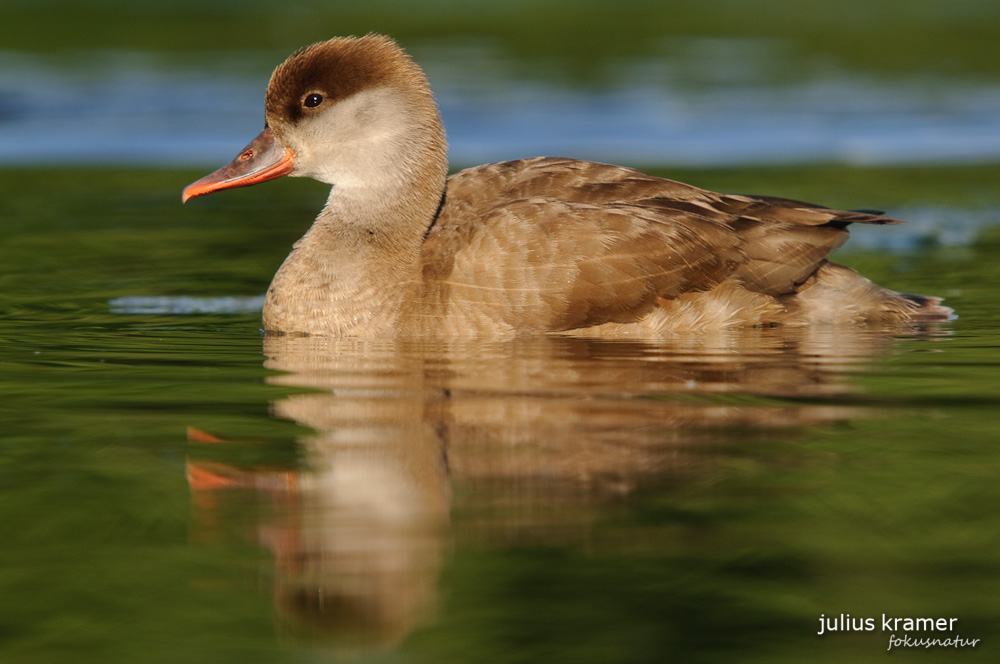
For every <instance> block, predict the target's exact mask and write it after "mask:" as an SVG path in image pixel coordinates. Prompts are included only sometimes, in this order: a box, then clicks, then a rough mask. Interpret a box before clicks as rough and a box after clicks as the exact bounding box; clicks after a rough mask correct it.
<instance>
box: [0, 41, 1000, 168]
mask: <svg viewBox="0 0 1000 664" xmlns="http://www.w3.org/2000/svg"><path fill="white" fill-rule="evenodd" d="M707 42H710V43H707ZM745 46H746V45H745V44H743V45H741V43H740V42H739V40H733V42H732V43H730V42H727V40H720V39H714V40H701V41H698V40H694V41H692V42H691V43H690V44H689V45H688V46H687V47H684V48H680V49H674V50H672V51H671V52H670V53H666V54H664V55H662V56H661V57H653V58H645V59H632V60H624V61H618V62H608V63H606V64H605V66H604V70H602V71H601V72H597V74H598V76H597V81H596V82H591V83H590V84H589V85H574V84H573V83H572V82H569V83H567V82H564V80H565V78H566V77H564V76H560V73H559V67H558V66H556V65H553V66H551V67H547V66H546V63H544V62H543V63H538V66H537V67H534V71H535V73H534V74H532V75H529V74H525V73H524V70H525V67H524V63H522V62H516V61H514V60H512V59H509V58H504V57H502V56H501V55H500V54H499V53H498V52H496V51H495V50H494V49H491V48H489V47H486V46H482V45H480V46H478V47H476V48H471V47H468V46H447V45H444V46H442V45H434V46H430V45H424V46H423V47H421V45H419V44H417V45H415V46H414V47H412V48H411V50H412V51H413V53H414V55H415V57H416V59H417V60H418V61H419V62H420V63H421V64H422V65H423V66H424V68H425V69H426V70H427V73H428V76H429V77H430V79H431V83H432V85H433V87H434V89H435V91H436V94H437V96H438V100H439V103H440V104H441V107H442V112H443V115H444V120H445V123H446V126H447V128H448V134H449V140H450V143H451V160H452V163H453V164H456V165H471V164H477V163H483V162H489V161H497V160H503V159H508V158H517V157H524V156H534V155H543V154H544V155H567V156H573V157H578V158H584V159H593V160H600V161H610V162H615V163H627V164H632V165H638V166H644V165H661V164H674V165H692V166H702V165H705V166H722V165H748V164H762V163H806V162H830V161H832V162H843V163H853V164H872V163H880V164H882V163H893V164H907V163H924V162H942V161H949V162H970V161H987V160H992V159H996V158H998V157H1000V85H998V84H996V83H995V82H989V81H987V82H982V81H977V80H973V79H969V80H951V79H944V78H940V77H934V76H930V75H928V76H915V77H909V78H892V79H889V78H886V77H882V76H879V75H874V74H865V73H860V72H852V71H847V70H843V69H839V68H836V67H834V68H831V67H814V68H812V69H811V70H810V71H809V72H807V75H805V76H796V77H794V78H793V80H775V77H774V76H773V75H771V73H770V72H771V70H772V69H775V68H776V67H777V65H776V62H778V61H780V58H782V57H788V56H783V55H782V54H781V51H780V49H777V50H776V49H773V48H772V49H763V48H759V49H747V48H745ZM707 54H708V55H707ZM712 54H714V55H712ZM727 54H728V55H727ZM284 55H285V54H283V53H271V52H267V53H261V52H247V53H229V52H227V53H209V52H206V53H202V54H187V55H185V56H184V58H183V59H178V58H173V59H167V58H165V57H162V56H157V55H155V54H151V53H141V52H131V51H128V52H125V51H106V52H86V53H78V54H74V55H73V56H72V57H66V56H62V57H55V56H41V55H29V54H25V53H14V52H0V165H2V164H130V165H150V166H180V165H184V166H187V165H191V166H204V165H211V164H215V163H217V162H219V161H220V160H222V159H227V158H228V157H229V156H230V153H231V152H232V151H233V150H235V149H238V148H239V147H240V146H242V145H244V144H245V143H246V141H247V137H249V136H252V135H254V134H255V133H256V131H258V130H259V127H260V125H261V123H262V118H263V94H264V88H265V86H266V84H267V78H268V75H269V74H270V70H271V68H272V67H273V66H274V65H275V64H276V63H278V62H280V60H281V59H282V58H283V57H284ZM709 56H711V57H709ZM538 72H541V73H538Z"/></svg>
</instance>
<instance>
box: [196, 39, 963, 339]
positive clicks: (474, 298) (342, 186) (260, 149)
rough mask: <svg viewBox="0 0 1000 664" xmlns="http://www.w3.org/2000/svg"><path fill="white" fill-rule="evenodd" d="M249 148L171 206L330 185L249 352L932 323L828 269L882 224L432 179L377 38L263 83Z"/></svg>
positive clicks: (521, 172) (420, 116)
mask: <svg viewBox="0 0 1000 664" xmlns="http://www.w3.org/2000/svg"><path fill="white" fill-rule="evenodd" d="M264 106H265V109H264V110H265V124H264V129H263V130H262V131H261V133H260V134H259V135H258V136H257V137H256V138H255V139H254V140H253V141H252V142H250V144H248V145H247V146H246V147H245V148H244V149H243V150H242V151H241V152H240V153H239V155H238V156H237V157H236V158H235V159H234V160H233V161H231V162H230V163H229V164H227V165H225V166H223V167H222V168H220V169H218V170H216V171H214V172H213V173H210V174H209V175H206V176H205V177H203V178H201V179H200V180H197V181H196V182H194V183H192V184H190V185H188V186H187V187H186V188H185V189H184V191H183V194H182V200H183V202H187V201H188V200H190V199H192V198H195V197H199V196H204V195H206V194H211V193H214V192H217V191H221V190H224V189H231V188H236V187H244V186H249V185H255V184H258V183H260V182H264V181H267V180H272V179H275V178H278V177H281V176H286V175H287V176H291V177H309V178H313V179H315V180H318V181H320V182H323V183H326V184H328V185H330V186H331V190H330V195H329V198H328V199H327V201H326V204H325V205H324V207H323V208H322V210H321V211H320V212H319V215H318V216H317V217H316V219H315V220H314V221H313V223H312V225H311V226H310V227H309V229H308V231H307V232H306V233H305V234H304V235H303V236H302V237H301V238H300V239H299V240H298V241H297V242H296V243H295V244H294V245H293V247H292V250H291V252H290V253H289V255H288V257H287V258H286V259H285V261H284V262H283V263H282V265H281V267H280V268H279V269H278V271H277V273H276V274H275V276H274V278H273V280H272V282H271V285H270V287H269V288H268V290H267V294H266V296H265V301H264V307H263V328H264V330H265V332H266V333H276V334H293V335H318V336H332V337H346V336H357V337H378V336H390V337H407V336H409V337H440V336H462V337H467V336H486V337H491V336H512V335H522V334H571V335H588V336H590V335H593V336H602V337H663V336H664V335H670V334H680V333H698V332H702V331H706V330H723V329H731V328H755V327H777V326H795V327H799V326H804V325H845V324H846V325H867V326H890V327H892V326H897V327H898V326H900V325H911V324H913V323H920V322H923V321H937V320H947V319H949V318H950V317H951V315H952V312H951V309H949V308H948V307H945V306H943V305H942V304H941V299H940V298H936V297H928V296H919V295H910V294H904V293H897V292H895V291H892V290H889V289H887V288H883V287H881V286H878V285H876V284H874V283H872V282H871V281H870V280H868V279H866V278H865V277H863V276H861V275H860V274H858V273H857V272H855V271H854V270H851V269H849V268H847V267H844V266H841V265H837V264H835V263H832V262H830V261H829V260H828V259H827V255H828V254H829V253H830V252H831V251H832V250H833V249H835V248H837V247H839V246H840V245H842V244H843V243H844V242H845V241H846V240H847V237H848V230H847V228H848V226H850V225H851V224H874V225H890V224H897V223H901V222H899V221H898V220H896V219H892V218H890V217H886V216H883V214H882V213H880V212H876V211H868V210H862V211H857V210H835V209H830V208H826V207H823V206H820V205H814V204H810V203H805V202H802V201H796V200H791V199H785V198H776V197H771V196H747V195H724V194H718V193H714V192H712V191H707V190H704V189H699V188H697V187H694V186H692V185H688V184H683V183H681V182H676V181H673V180H669V179H665V178H661V177H655V176H652V175H648V174H645V173H643V172H640V171H638V170H634V169H631V168H627V167H621V166H613V165H609V164H602V163H595V162H590V161H581V160H576V159H570V158H561V157H534V158H525V159H518V160H514V161H506V162H502V163H494V164H487V165H483V166H478V167H474V168H469V169H466V170H462V171H460V172H457V173H455V174H453V175H450V176H449V169H448V158H447V142H446V138H445V130H444V126H443V124H442V121H441V116H440V113H439V110H438V106H437V104H436V102H435V100H434V96H433V94H432V92H431V88H430V85H429V83H428V80H427V77H426V76H425V74H424V72H423V70H422V69H421V68H420V66H419V65H418V64H417V63H416V62H415V61H414V60H413V59H412V58H411V57H410V56H409V55H408V54H407V53H406V52H405V51H404V50H403V49H402V48H401V47H400V46H399V45H398V44H397V43H396V42H395V41H394V40H393V39H391V38H390V37H387V36H384V35H378V34H367V35H365V36H362V37H337V38H333V39H330V40H328V41H323V42H319V43H315V44H312V45H310V46H306V47H304V48H302V49H299V50H298V51H296V52H294V53H293V54H292V55H291V56H289V57H288V59H287V60H285V62H283V63H282V64H281V65H279V66H278V67H277V68H276V69H275V70H274V72H273V74H272V75H271V78H270V82H269V83H268V86H267V91H266V94H265V101H264Z"/></svg>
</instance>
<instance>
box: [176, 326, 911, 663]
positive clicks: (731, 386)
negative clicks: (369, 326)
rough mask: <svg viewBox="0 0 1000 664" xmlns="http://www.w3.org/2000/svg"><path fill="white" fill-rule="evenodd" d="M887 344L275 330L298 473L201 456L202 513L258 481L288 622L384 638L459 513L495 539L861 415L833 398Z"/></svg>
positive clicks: (194, 469) (875, 340)
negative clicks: (753, 445) (724, 454)
mask: <svg viewBox="0 0 1000 664" xmlns="http://www.w3.org/2000/svg"><path fill="white" fill-rule="evenodd" d="M892 343H893V341H892V339H888V338H886V337H885V336H884V335H881V334H876V333H873V332H868V331H864V330H855V329H852V330H849V331H845V330H844V329H837V330H825V331H824V330H797V331H792V332H790V331H787V330H784V331H780V332H779V331H776V330H767V329H764V330H753V331H742V332H740V333H724V334H722V333H720V334H717V335H714V336H711V337H701V338H678V339H668V340H663V341H657V342H641V341H608V340H596V339H581V338H553V337H544V338H531V339H517V340H508V341H454V342H420V341H398V340H393V341H389V340H385V341H372V340H360V339H331V338H316V337H287V336H281V337H267V338H266V339H265V343H264V350H265V354H266V356H267V360H266V363H265V365H266V366H267V367H268V368H269V369H274V370H276V371H280V372H282V373H281V374H278V375H275V376H273V377H272V378H271V379H270V381H271V382H273V383H274V384H277V385H282V386H287V387H289V388H295V389H301V388H306V391H304V392H303V393H297V394H293V395H292V396H288V397H286V398H283V399H281V400H280V401H278V402H276V403H274V404H273V411H274V415H275V416H276V417H279V418H285V419H288V420H292V421H294V422H296V423H298V424H300V425H302V426H304V427H308V428H309V429H310V430H312V432H313V433H311V434H310V435H307V436H304V437H302V438H301V439H300V441H299V442H300V446H301V449H302V452H303V455H304V463H303V467H302V468H300V469H295V470H292V471H289V470H287V469H285V470H280V469H268V468H264V469H253V470H247V469H238V468H236V467H235V466H232V465H227V464H224V463H220V462H214V461H206V460H204V459H201V457H204V456H205V455H204V451H203V450H201V451H200V454H199V455H198V456H199V459H200V460H197V461H194V460H192V461H189V464H188V478H189V482H190V485H191V488H192V491H193V493H194V497H195V507H196V510H197V511H198V512H199V513H198V514H196V517H197V520H198V521H200V522H201V523H205V524H212V521H211V519H212V518H213V507H212V505H213V504H214V498H215V497H217V496H218V495H219V490H220V489H225V488H234V487H239V488H243V489H248V488H249V489H252V491H251V493H252V494H253V495H255V496H262V497H263V498H264V501H263V502H265V503H266V504H267V507H268V508H267V509H264V510H261V514H262V515H261V516H260V519H259V522H258V523H256V525H255V531H256V539H257V541H258V542H259V543H261V544H262V545H264V546H266V547H267V548H268V549H270V551H271V553H272V555H273V559H274V570H275V572H274V582H273V584H274V589H273V593H274V603H275V605H276V607H277V609H278V613H279V616H280V617H281V619H282V622H283V623H284V624H285V626H286V627H287V628H288V629H290V630H292V631H295V632H305V633H310V634H314V635H317V634H319V635H323V638H324V639H325V640H328V641H330V642H332V643H334V644H335V645H336V646H338V647H346V648H359V649H366V650H369V649H378V648H388V647H391V646H393V645H394V644H396V643H398V642H399V641H400V640H401V639H402V638H403V637H405V636H406V635H407V634H408V633H410V632H411V631H412V630H413V629H414V627H415V626H417V625H418V624H420V622H421V621H422V620H425V619H426V618H427V617H428V616H429V615H432V614H433V610H434V605H435V602H436V584H437V577H438V572H439V569H440V567H441V564H442V561H443V559H444V556H445V555H446V550H447V548H448V546H449V537H450V535H449V515H450V514H451V513H452V512H453V510H460V511H461V513H462V514H464V515H466V517H463V518H466V519H467V520H472V521H477V525H474V526H472V529H473V530H477V529H478V530H479V531H481V532H482V531H485V532H486V533H487V534H488V533H489V532H493V533H494V534H500V535H501V536H503V537H510V536H516V533H518V532H528V531H531V532H543V533H544V532H545V531H546V529H547V528H550V529H551V530H552V531H554V532H557V531H559V527H558V526H559V524H558V523H556V522H555V521H558V516H557V515H558V514H559V513H561V512H562V513H575V514H579V513H580V512H581V509H580V508H584V507H586V505H587V504H590V503H593V501H604V500H608V499H611V498H613V497H616V496H621V495H622V494H627V493H628V492H629V491H631V490H632V489H633V488H634V487H636V486H637V485H639V484H640V483H641V482H643V481H644V479H647V478H651V477H659V478H662V477H663V476H665V475H669V474H671V473H680V472H688V471H690V470H691V469H695V468H698V467H699V466H700V465H703V464H705V463H706V459H707V460H708V462H710V459H711V455H708V454H703V453H700V452H699V451H700V450H705V449H706V446H711V445H713V444H717V443H720V442H734V441H739V442H745V441H747V440H748V439H752V438H754V437H757V438H761V439H771V438H774V437H775V436H778V435H782V434H783V432H784V433H787V434H788V435H800V434H801V431H802V429H803V428H804V427H812V426H815V425H817V424H822V423H828V422H835V421H841V420H845V419H848V418H850V417H853V416H855V415H857V414H858V413H859V412H860V410H859V408H860V407H859V406H856V405H842V404H841V403H840V402H838V400H837V399H836V398H835V397H836V396H837V395H840V394H843V393H845V392H847V391H849V390H850V382H849V375H850V372H852V371H856V370H859V369H861V368H863V366H864V362H865V359H866V358H867V357H869V356H871V355H873V354H878V353H883V352H886V351H887V350H889V349H890V348H892ZM200 438H201V439H202V440H206V438H205V437H204V436H201V437H200ZM453 491H454V492H455V495H456V496H458V497H457V498H455V499H454V500H453V498H452V492H453ZM453 503H454V504H453ZM582 511H583V512H585V510H582ZM473 514H474V515H476V516H474V517H473V516H468V515H473ZM540 515H542V516H540ZM217 525H218V524H217V523H216V524H214V525H210V526H207V527H215V526H217ZM512 533H513V534H514V535H512ZM543 536H544V535H543Z"/></svg>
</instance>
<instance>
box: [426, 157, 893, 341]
mask: <svg viewBox="0 0 1000 664" xmlns="http://www.w3.org/2000/svg"><path fill="white" fill-rule="evenodd" d="M850 223H874V224H889V223H898V222H896V221H895V220H893V219H889V218H886V217H882V216H879V215H877V214H871V213H866V212H846V211H840V210H830V209H827V208H823V207H820V206H815V205H811V204H808V203H801V202H798V201H791V200H787V199H778V198H767V197H749V196H727V195H721V194H716V193H713V192H709V191H705V190H702V189H698V188H696V187H692V186H690V185H686V184H682V183H680V182H675V181H672V180H666V179H663V178H658V177H654V176H651V175H647V174H644V173H641V172H639V171H635V170H632V169H627V168H621V167H616V166H609V165H606V164H598V163H592V162H583V161H575V160H569V159H555V158H538V159H527V160H518V161H511V162H504V163H499V164H490V165H487V166H480V167H477V168H472V169H468V170H465V171H462V172H460V173H457V174H455V175H453V176H452V177H451V178H449V180H448V185H447V189H446V192H445V197H444V201H443V203H442V206H441V210H440V212H439V214H438V217H437V218H436V220H435V223H434V224H433V225H432V226H431V228H430V230H429V231H428V234H427V238H426V240H425V243H424V249H423V256H422V262H423V266H424V267H423V289H424V290H423V297H422V301H423V307H422V309H423V315H424V316H425V317H426V319H427V322H428V323H429V324H430V325H432V326H433V327H434V328H435V329H438V330H439V331H444V332H445V333H449V334H462V333H496V332H533V331H552V332H558V331H572V330H582V331H586V332H593V333H606V334H615V335H621V334H628V333H636V334H650V333H656V332H662V331H666V330H681V329H698V328H700V327H706V326H709V327H720V326H736V325H760V324H773V323H791V324H801V323H807V322H811V321H810V320H808V319H809V318H810V317H816V316H820V317H822V316H823V315H825V314H821V313H820V312H819V310H818V309H817V307H815V306H810V307H807V308H803V306H802V303H801V302H799V301H798V300H799V299H801V298H799V293H800V291H801V290H803V288H805V289H806V290H809V288H810V287H812V286H815V283H814V282H816V281H817V280H822V279H823V277H824V274H825V272H826V271H829V270H830V269H832V268H834V267H836V266H829V267H827V268H826V270H825V271H824V270H823V269H821V268H824V266H828V265H829V264H827V262H826V255H827V254H828V253H829V252H830V251H831V250H832V249H834V248H836V247H838V246H840V245H841V244H843V242H844V241H845V240H846V239H847V231H846V230H845V227H846V226H847V225H848V224H850ZM839 269H840V270H844V271H845V272H848V273H850V274H852V275H854V274H855V273H853V272H851V271H849V270H846V268H839ZM837 276H838V278H839V281H840V282H843V281H844V278H843V274H839V273H838V275H837ZM855 276H857V275H855ZM857 278H858V279H859V280H861V282H863V284H862V285H864V284H868V285H869V286H871V287H872V288H874V289H877V291H874V292H873V293H872V296H873V297H874V302H873V303H871V304H864V305H863V306H864V307H865V308H869V309H870V308H873V307H874V308H875V309H879V308H881V306H882V305H881V304H880V303H881V301H882V300H884V299H886V298H889V299H890V300H893V301H892V302H891V303H890V304H891V305H892V306H891V307H890V308H891V309H893V310H900V311H902V310H908V309H909V305H908V304H907V303H909V302H910V300H907V299H905V298H902V297H900V296H898V295H897V294H895V293H893V292H892V291H887V290H885V289H881V288H879V287H877V286H874V285H873V284H871V282H868V281H867V280H866V279H864V278H863V277H860V276H857ZM859 283H860V282H859ZM814 290H815V289H814ZM817 292H818V291H817ZM857 295H858V294H857V293H854V294H853V295H852V297H854V298H856V297H857ZM829 296H830V294H829V293H824V297H827V298H829ZM895 300H899V302H897V301H895ZM821 308H822V307H821ZM855 308H856V307H855ZM806 309H809V313H807V312H806ZM814 310H815V311H814ZM903 314H904V315H905V311H904V312H903ZM849 315H850V317H853V318H858V317H859V316H860V317H861V318H872V317H877V316H875V314H874V313H872V314H871V315H869V313H868V312H860V311H853V312H849Z"/></svg>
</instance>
